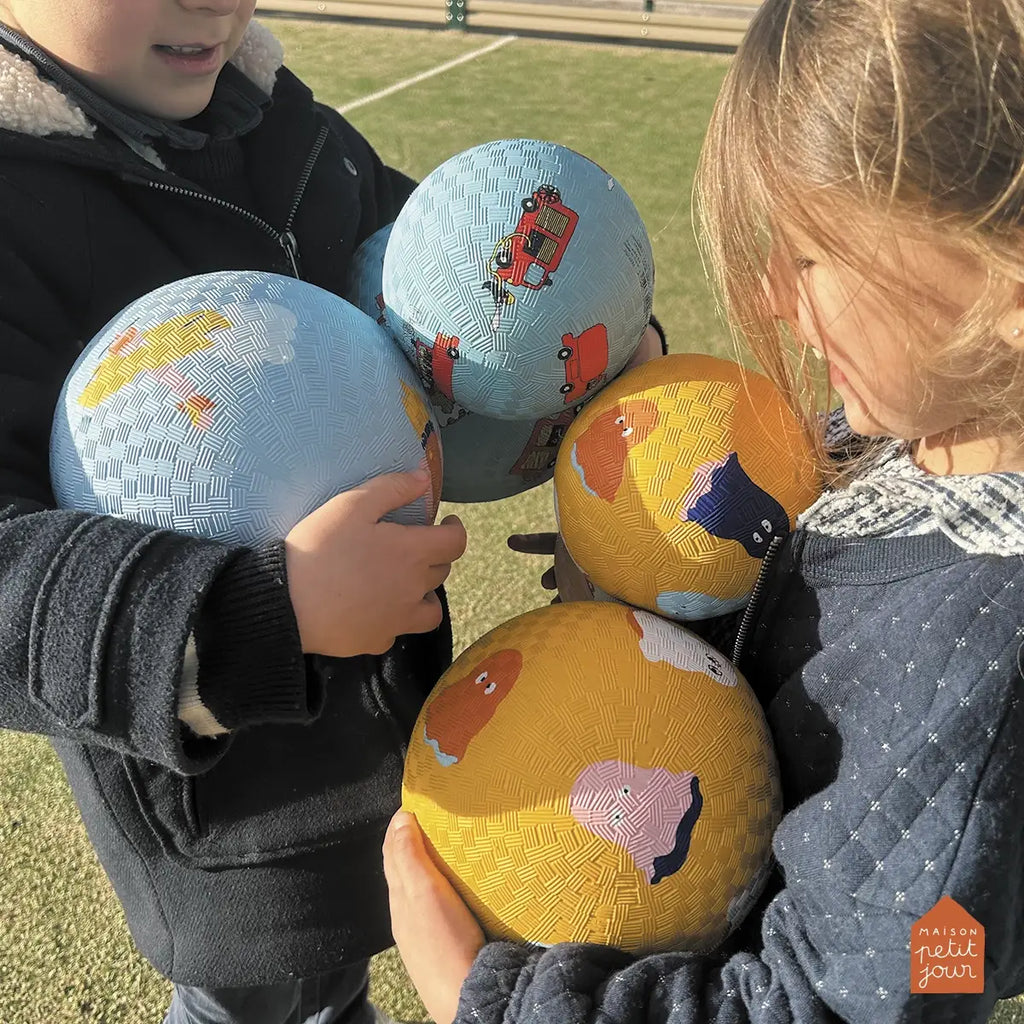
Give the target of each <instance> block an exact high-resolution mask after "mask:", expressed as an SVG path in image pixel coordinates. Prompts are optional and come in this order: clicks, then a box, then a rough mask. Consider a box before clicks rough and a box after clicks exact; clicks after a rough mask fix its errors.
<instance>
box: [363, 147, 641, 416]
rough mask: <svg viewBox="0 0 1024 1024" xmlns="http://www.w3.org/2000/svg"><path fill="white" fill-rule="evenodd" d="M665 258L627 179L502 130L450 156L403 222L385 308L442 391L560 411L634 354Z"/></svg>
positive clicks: (493, 407) (391, 243) (392, 253)
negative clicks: (657, 267)
mask: <svg viewBox="0 0 1024 1024" xmlns="http://www.w3.org/2000/svg"><path fill="white" fill-rule="evenodd" d="M653 293H654V258H653V254H652V251H651V243H650V239H649V238H648V236H647V231H646V229H645V227H644V223H643V220H642V219H641V217H640V214H639V212H638V211H637V209H636V206H635V205H634V204H633V201H632V200H631V199H630V198H629V196H628V195H627V194H626V191H625V190H624V189H623V188H622V186H621V185H620V184H619V183H618V182H617V181H616V180H615V179H614V178H613V177H612V176H611V175H610V174H608V172H607V171H605V170H603V169H602V168H601V167H599V166H598V165H597V164H596V163H594V162H593V161H592V160H589V159H587V158H586V157H585V156H581V155H580V154H579V153H576V152H574V151H573V150H571V149H568V148H566V147H565V146H560V145H558V144H556V143H553V142H542V141H538V140H534V139H504V140H500V141H496V142H487V143H484V144H483V145H480V146H475V147H473V148H472V149H468V150H466V151H465V152H463V153H459V154H457V155H456V156H453V157H451V158H450V159H449V160H446V161H445V162H444V163H443V164H441V166H440V167H438V168H437V169H436V170H434V171H432V172H431V173H430V174H428V175H427V177H426V178H424V179H423V181H422V182H420V184H419V185H418V186H417V188H416V189H415V191H414V192H413V193H412V195H411V196H410V197H409V199H408V201H407V202H406V204H405V206H404V207H403V208H402V210H401V212H400V213H399V215H398V217H397V218H396V220H395V223H394V227H393V228H392V231H391V236H390V239H389V240H388V243H387V247H386V251H385V253H384V261H383V292H382V295H383V301H384V316H385V318H386V320H387V323H388V326H389V328H390V330H391V333H392V334H393V335H394V336H395V338H396V339H397V341H398V343H399V344H400V345H401V346H402V348H403V350H404V351H405V353H406V355H407V356H408V357H409V359H410V360H411V361H412V362H413V365H414V366H415V367H416V368H417V370H418V372H419V374H420V377H421V379H422V381H423V383H424V386H425V387H426V388H427V391H428V393H429V394H431V396H432V398H433V397H435V396H438V395H439V396H442V397H443V398H445V399H446V400H447V401H450V402H452V403H455V404H457V405H460V406H463V407H464V408H466V409H469V410H471V411H472V412H476V413H480V414H482V415H484V416H491V417H495V418H497V419H509V420H536V419H538V418H540V417H545V416H556V415H558V414H559V413H561V412H564V411H565V410H566V409H571V408H572V407H573V406H576V405H579V404H580V403H581V402H585V401H586V400H587V399H589V398H591V397H592V396H593V395H594V394H595V393H596V392H597V391H598V390H599V389H600V388H601V387H602V385H603V384H605V383H606V382H607V381H609V380H611V379H612V378H613V377H614V376H615V375H616V374H617V373H618V372H619V371H620V370H621V369H622V368H623V367H624V366H625V365H626V363H627V362H628V361H629V359H630V357H631V356H632V355H633V353H634V352H635V350H636V347H637V345H638V343H639V341H640V337H641V335H642V334H643V332H644V329H645V328H646V326H647V323H648V321H649V320H650V315H651V304H652V301H653Z"/></svg>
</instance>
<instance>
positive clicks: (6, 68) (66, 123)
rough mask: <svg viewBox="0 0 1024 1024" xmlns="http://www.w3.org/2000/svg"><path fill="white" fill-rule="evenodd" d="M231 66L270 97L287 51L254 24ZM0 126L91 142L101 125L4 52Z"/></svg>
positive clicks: (25, 62)
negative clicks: (67, 136) (73, 137)
mask: <svg viewBox="0 0 1024 1024" xmlns="http://www.w3.org/2000/svg"><path fill="white" fill-rule="evenodd" d="M231 63H232V64H234V66H235V67H236V68H238V70H239V71H241V72H242V73H243V74H244V75H245V76H246V78H248V79H249V80H250V81H251V82H252V83H253V84H254V85H256V86H258V87H259V88H260V89H262V90H263V92H265V93H267V95H269V94H270V93H271V92H273V89H274V82H275V80H276V78H277V72H278V70H279V69H280V67H281V65H282V64H283V63H284V50H283V48H282V47H281V44H280V43H279V42H278V40H277V39H276V38H275V36H274V34H273V33H272V32H271V31H270V29H268V28H266V27H265V26H264V25H262V24H260V23H259V22H257V21H251V22H249V26H248V28H247V29H246V31H245V35H244V36H243V37H242V41H241V43H239V46H238V50H237V51H236V52H235V55H234V56H233V57H232V58H231ZM0 128H2V129H6V130H8V131H14V132H20V133H21V134H24V135H33V136H37V137H40V138H43V137H45V136H48V135H71V136H77V137H79V138H92V136H93V135H94V134H95V132H96V125H95V124H94V123H93V122H92V121H90V120H89V118H88V117H87V116H86V114H85V112H84V111H83V110H82V108H81V107H79V106H78V105H77V104H76V103H74V102H73V101H72V100H71V99H69V98H68V97H67V96H66V95H65V94H64V93H62V92H61V91H60V90H59V89H58V88H57V87H56V86H55V85H54V84H53V83H52V82H48V81H47V80H46V79H45V78H43V77H42V76H41V75H40V74H39V72H38V70H37V69H36V67H35V65H34V64H33V63H32V62H31V61H29V60H27V59H25V58H24V57H19V56H18V55H17V54H15V53H11V52H10V51H9V50H6V49H3V48H0Z"/></svg>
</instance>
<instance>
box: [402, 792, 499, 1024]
mask: <svg viewBox="0 0 1024 1024" xmlns="http://www.w3.org/2000/svg"><path fill="white" fill-rule="evenodd" d="M384 875H385V877H386V878H387V881H388V894H389V898H390V900H391V933H392V935H394V937H395V945H397V946H398V951H399V953H401V955H402V961H403V963H404V964H405V969H406V970H407V971H408V972H409V978H410V980H411V981H412V983H413V985H415V986H416V991H417V992H419V994H420V999H422V1000H423V1005H424V1006H425V1007H426V1008H427V1012H428V1013H429V1014H430V1016H431V1017H432V1018H433V1019H434V1020H435V1021H436V1022H437V1024H450V1022H451V1021H452V1020H454V1019H455V1013H456V1011H457V1010H458V1006H459V992H460V991H461V989H462V983H463V982H464V981H465V980H466V976H467V975H468V974H469V969H470V967H472V966H473V960H474V959H475V958H476V955H477V953H479V952H480V949H481V948H482V947H483V945H484V933H483V932H482V931H481V930H480V926H479V925H478V924H477V922H476V919H475V918H474V917H473V915H472V914H471V913H470V911H469V908H468V907H467V906H466V904H465V903H463V902H462V898H461V897H460V896H459V894H458V893H457V892H456V891H455V889H453V888H452V886H451V884H450V883H449V882H448V879H447V878H445V877H444V875H442V874H441V872H440V871H438V869H437V868H436V867H435V865H434V863H433V861H432V860H431V859H430V856H429V854H428V853H427V850H426V846H425V844H424V839H423V833H422V832H421V831H420V827H419V825H418V824H417V823H416V818H415V816H414V815H412V814H410V813H409V812H408V811H399V812H398V813H397V814H396V815H395V816H394V817H393V818H392V819H391V824H390V826H389V827H388V832H387V835H386V836H385V837H384Z"/></svg>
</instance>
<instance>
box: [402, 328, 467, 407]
mask: <svg viewBox="0 0 1024 1024" xmlns="http://www.w3.org/2000/svg"><path fill="white" fill-rule="evenodd" d="M413 344H414V346H415V348H416V366H417V368H418V369H419V372H420V379H421V380H422V381H423V384H424V386H425V387H426V389H427V394H428V395H429V396H430V400H431V401H432V402H433V403H434V404H435V405H436V406H437V407H438V408H439V409H440V410H441V411H442V412H443V413H445V414H446V415H447V414H448V413H450V412H451V411H452V410H453V409H454V408H455V399H454V397H453V395H452V371H453V370H454V369H455V363H456V361H457V360H458V358H459V339H458V338H457V337H455V335H453V334H442V333H441V332H440V331H438V332H437V337H435V338H434V344H433V345H428V344H427V343H426V342H425V341H421V340H420V339H419V338H416V339H415V340H414V342H413Z"/></svg>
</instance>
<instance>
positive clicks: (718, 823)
mask: <svg viewBox="0 0 1024 1024" xmlns="http://www.w3.org/2000/svg"><path fill="white" fill-rule="evenodd" d="M402 795H403V800H402V804H403V807H405V808H406V809H407V810H410V811H412V812H414V813H415V814H416V817H417V818H418V820H419V823H420V825H421V827H422V828H423V830H424V832H425V833H426V835H427V837H428V839H429V840H430V842H431V844H432V846H433V850H434V853H435V859H436V860H437V862H438V866H439V867H440V868H441V870H442V871H443V872H444V873H445V874H446V875H447V877H448V878H449V879H450V880H451V882H452V883H453V885H454V886H455V888H456V889H457V890H458V891H459V893H460V894H461V895H462V897H463V898H464V899H465V900H466V902H467V903H468V904H469V907H470V909H471V910H472V911H473V912H474V914H475V915H476V917H477V919H478V920H479V921H480V923H481V925H482V927H483V928H484V930H485V931H486V932H487V933H488V935H490V936H491V937H492V938H507V939H513V940H516V941H526V942H533V943H538V944H543V945H550V944H553V943H556V942H576V941H579V942H599V943H604V944H607V945H612V946H618V947H620V948H623V949H627V950H630V951H634V952H646V951H655V950H669V949H683V950H710V949H713V948H714V947H715V946H717V945H719V944H720V943H721V941H722V940H723V939H724V938H725V937H726V935H727V934H728V933H729V932H730V930H731V929H732V928H733V927H735V925H736V924H738V923H739V921H740V920H741V919H742V917H743V916H744V915H745V914H746V912H747V910H749V908H750V906H751V905H752V904H753V902H754V901H755V900H756V898H757V896H758V894H759V892H760V891H761V889H762V887H763V884H764V880H765V877H766V872H767V865H768V863H769V855H770V845H771V837H772V833H773V831H774V829H775V827H776V825H777V823H778V819H779V814H780V797H779V787H778V779H777V767H776V762H775V756H774V753H773V749H772V744H771V738H770V734H769V732H768V728H767V725H766V723H765V719H764V715H763V713H762V710H761V706H760V704H759V703H758V701H757V698H756V697H755V696H754V694H753V692H752V691H751V689H750V688H749V686H748V685H747V683H746V682H745V681H744V680H743V678H742V677H741V676H740V675H739V674H738V673H737V672H736V670H735V668H734V667H733V666H732V664H731V663H730V662H729V661H728V660H727V659H726V658H725V657H723V656H722V655H721V654H719V653H718V652H717V651H716V650H714V648H712V647H710V646H709V645H708V644H706V643H705V642H704V641H702V640H700V639H698V638H697V637H696V636H694V635H693V634H692V633H690V632H689V631H688V630H686V629H684V628H683V627H681V626H679V625H677V624H675V623H673V622H669V621H668V620H667V619H664V618H661V617H659V616H656V615H652V614H651V613H650V612H646V611H642V610H640V609H634V608H627V607H625V606H623V605H619V604H608V603H596V602H579V603H571V604H561V605H552V606H548V607H544V608H539V609H537V610H535V611H532V612H527V613H526V614H525V615H520V616H518V617H517V618H515V619H512V620H510V621H509V622H506V623H504V624H503V625H501V626H498V627H497V628H496V629H494V630H492V631H491V632H490V633H488V634H487V635H486V636H484V637H483V638H481V639H480V640H478V641H477V642H476V643H475V644H473V645H471V646H470V647H469V648H467V649H466V650H465V651H464V652H463V653H462V655H461V656H460V657H459V658H458V659H457V660H456V661H455V663H454V664H453V665H452V667H451V668H450V669H449V670H448V672H446V673H445V675H444V676H443V677H442V678H441V680H440V681H439V682H438V684H437V686H436V687H435V688H434V691H433V692H432V693H431V695H430V697H429V698H428V700H427V702H426V704H425V705H424V707H423V709H422V711H421V713H420V716H419V719H418V721H417V723H416V727H415V730H414V732H413V737H412V740H411V743H410V747H409V753H408V756H407V758H406V763H405V778H404V782H403V794H402Z"/></svg>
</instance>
